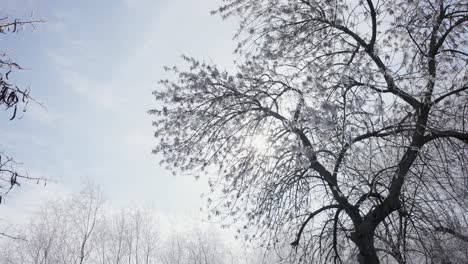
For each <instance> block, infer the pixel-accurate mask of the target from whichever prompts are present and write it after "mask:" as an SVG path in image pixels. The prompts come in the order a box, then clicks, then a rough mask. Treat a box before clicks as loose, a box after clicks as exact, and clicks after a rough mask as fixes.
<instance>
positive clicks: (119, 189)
mask: <svg viewBox="0 0 468 264" xmlns="http://www.w3.org/2000/svg"><path fill="white" fill-rule="evenodd" d="M2 2H3V3H2V5H4V8H3V9H2V13H1V15H2V16H5V15H8V16H11V17H18V18H28V17H29V16H30V15H31V13H33V18H37V19H43V20H45V21H46V23H44V24H39V25H37V26H36V29H35V30H31V29H30V28H27V29H25V30H24V31H22V32H20V33H18V34H10V35H2V36H0V38H1V40H0V41H1V43H2V46H1V49H2V50H3V51H6V52H7V53H8V54H10V56H11V57H12V58H13V59H15V60H16V61H17V62H18V63H19V64H20V65H21V66H22V67H24V68H25V70H23V71H22V72H19V73H15V75H14V76H13V77H14V79H15V81H16V82H17V83H19V84H21V85H23V86H26V87H31V91H32V92H31V94H32V95H33V97H34V98H35V99H37V100H38V101H40V102H43V103H44V105H45V108H41V107H40V106H38V105H34V104H31V105H30V107H29V108H28V111H27V112H26V114H25V115H24V117H23V118H21V119H17V120H15V121H8V116H6V115H5V114H2V115H0V117H1V118H2V119H3V124H4V125H3V126H1V127H0V136H1V137H2V139H3V140H2V142H1V144H0V145H1V149H3V150H4V151H5V152H6V153H8V154H9V155H11V156H13V157H15V159H16V160H17V161H19V162H22V163H23V164H24V165H23V166H22V167H24V168H26V169H27V171H28V172H29V174H30V175H31V176H40V177H46V178H50V179H53V180H54V182H56V183H54V182H50V183H49V184H48V186H47V187H45V188H43V187H42V186H40V187H39V186H34V184H30V186H23V187H22V188H19V189H16V190H14V191H13V192H12V193H11V194H10V195H9V196H8V197H6V200H5V204H4V205H2V206H1V207H0V210H3V213H1V214H2V215H4V216H5V215H10V216H11V217H15V218H16V217H20V216H19V214H23V213H27V212H28V211H30V210H34V208H36V205H37V204H38V203H39V202H40V201H41V200H43V199H47V198H50V197H55V196H58V195H59V194H61V193H67V192H72V191H76V190H78V189H80V186H81V182H83V181H84V179H91V180H92V181H94V182H95V183H97V184H99V185H100V186H101V189H102V190H103V192H104V195H105V197H106V198H107V201H108V202H110V203H112V204H114V205H116V206H129V205H133V204H139V205H141V204H145V205H152V206H153V207H155V208H156V209H158V210H161V211H167V212H182V211H187V210H194V209H198V208H199V207H200V206H203V205H204V202H203V199H201V198H200V194H201V192H203V191H204V190H205V189H206V187H205V186H206V179H201V180H199V181H195V180H194V179H193V178H192V177H185V176H178V177H173V176H171V175H170V173H169V172H167V171H165V170H164V169H162V168H161V167H160V166H159V164H158V159H157V156H155V155H153V154H151V149H152V148H153V146H154V144H156V140H155V139H154V138H153V128H152V126H151V120H152V118H153V117H151V116H149V115H147V114H146V112H147V111H148V110H149V109H151V108H153V107H154V106H155V101H154V99H153V97H152V95H151V91H153V90H155V89H158V86H157V81H158V80H159V79H161V78H167V77H168V76H167V75H165V73H164V71H163V70H162V66H163V65H174V64H180V63H181V59H180V55H182V54H186V55H189V56H194V57H197V58H203V59H205V60H207V61H211V62H215V63H219V64H221V65H224V66H226V67H229V65H232V63H231V62H232V60H233V59H234V56H233V55H232V50H233V48H234V47H235V41H233V39H232V36H233V35H234V33H235V29H236V25H235V23H233V21H223V20H222V19H221V18H219V17H217V16H211V15H209V11H210V10H212V9H215V8H216V7H217V6H218V4H219V1H214V0H204V1H189V0H172V1H166V0H85V1H71V0H63V1H53V0H47V1H46V0H44V1H39V0H6V3H5V1H2Z"/></svg>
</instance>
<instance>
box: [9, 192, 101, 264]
mask: <svg viewBox="0 0 468 264" xmlns="http://www.w3.org/2000/svg"><path fill="white" fill-rule="evenodd" d="M101 205H102V198H101V195H100V192H99V190H97V189H96V187H95V186H93V185H87V186H86V187H85V188H84V189H83V191H82V192H80V193H79V194H74V195H72V196H70V197H68V198H67V199H65V200H55V201H48V202H47V203H45V204H44V205H43V206H42V208H41V210H40V211H39V212H38V214H37V215H35V216H33V217H32V218H31V222H30V224H29V225H27V226H25V227H22V228H20V229H19V230H22V231H23V234H22V236H23V237H24V238H25V239H24V240H14V241H11V240H3V241H2V246H1V247H0V250H1V253H0V262H2V263H4V262H6V263H12V264H13V263H18V264H19V263H30V264H52V263H53V264H77V263H80V264H82V263H86V262H87V260H88V259H89V257H90V254H91V251H93V250H94V248H95V244H96V237H95V227H96V225H97V223H98V222H99V221H100V219H101V215H102V207H101Z"/></svg>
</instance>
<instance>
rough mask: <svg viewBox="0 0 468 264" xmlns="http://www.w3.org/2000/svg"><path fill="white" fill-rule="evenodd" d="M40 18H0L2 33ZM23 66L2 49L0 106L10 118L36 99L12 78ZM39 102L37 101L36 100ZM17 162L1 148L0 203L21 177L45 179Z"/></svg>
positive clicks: (0, 56) (0, 52)
mask: <svg viewBox="0 0 468 264" xmlns="http://www.w3.org/2000/svg"><path fill="white" fill-rule="evenodd" d="M40 22H42V21H40V20H20V19H10V18H9V17H2V18H0V34H8V33H16V32H18V31H19V30H21V29H22V28H24V27H25V26H30V27H34V25H35V24H37V23H40ZM21 69H22V68H21V67H20V66H19V64H17V63H16V62H15V61H13V60H12V59H11V58H10V57H9V56H8V54H7V53H5V52H4V51H1V50H0V107H4V108H5V110H6V111H9V112H11V117H10V120H13V119H15V118H16V117H17V116H18V111H20V112H25V111H26V106H27V105H28V103H29V101H34V99H33V98H31V96H30V95H29V90H28V89H26V88H22V87H18V86H17V85H16V84H15V83H14V82H13V81H12V80H11V75H12V74H13V72H15V71H18V70H21ZM36 103H37V102H36ZM17 165H18V164H17V163H16V162H15V160H14V159H13V158H12V157H11V156H8V155H7V154H5V153H4V152H3V151H2V150H0V180H1V182H2V183H1V184H0V203H1V202H2V199H3V197H4V196H5V194H7V193H8V192H9V191H10V190H11V189H12V188H13V187H14V186H19V185H20V184H19V183H18V180H19V179H28V180H36V181H37V182H38V183H39V181H43V179H42V178H36V177H31V176H29V175H28V174H27V173H21V172H20V170H18V168H17Z"/></svg>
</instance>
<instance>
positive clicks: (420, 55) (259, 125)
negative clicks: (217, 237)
mask: <svg viewBox="0 0 468 264" xmlns="http://www.w3.org/2000/svg"><path fill="white" fill-rule="evenodd" d="M213 13H217V14H220V15H221V16H223V17H225V18H226V17H231V16H238V17H240V21H241V22H240V29H239V33H238V35H237V37H238V38H240V43H239V46H238V48H237V49H236V52H238V54H240V59H239V60H238V61H237V62H236V65H237V67H238V71H237V73H230V72H227V71H223V70H221V69H220V68H219V67H217V66H216V65H210V64H207V63H205V62H202V61H198V60H196V59H193V58H188V57H184V59H185V60H186V62H187V63H188V65H189V66H188V69H186V70H180V69H178V68H177V67H173V68H167V70H168V71H170V72H172V73H174V75H175V79H176V80H175V81H170V80H162V81H161V84H162V85H161V86H162V87H161V89H159V90H158V91H155V92H154V94H155V96H156V99H157V101H158V103H159V104H160V105H159V107H158V108H157V109H155V110H152V111H150V113H151V114H154V115H155V116H156V120H155V122H154V125H155V127H156V132H155V135H156V137H158V138H159V139H160V143H159V144H158V145H157V146H156V147H155V149H154V152H155V153H159V154H162V163H163V164H166V165H167V167H168V168H169V169H171V170H173V171H174V172H175V173H187V174H193V175H196V177H199V176H200V175H203V174H209V175H210V179H209V182H210V186H212V195H211V197H210V198H209V200H208V204H209V206H210V208H212V212H213V214H214V215H221V216H229V217H230V219H232V220H233V222H235V223H239V222H241V223H245V230H247V231H246V232H245V234H246V236H249V237H246V238H247V239H250V238H260V239H261V240H264V241H266V242H265V245H266V246H267V247H276V246H277V245H285V244H288V243H290V244H291V245H292V247H293V248H294V252H296V251H297V254H293V255H292V256H293V257H294V258H297V259H296V260H297V261H305V262H322V263H329V262H335V263H343V262H347V261H349V258H354V259H355V260H358V261H359V262H360V263H380V262H395V261H396V262H398V263H412V262H413V263H420V262H424V261H425V262H431V261H436V260H434V256H433V252H434V251H433V247H434V246H435V245H436V244H438V245H439V246H438V247H439V248H440V249H442V248H443V247H442V246H440V245H441V243H434V241H436V240H434V239H436V237H432V239H427V238H429V237H431V236H429V235H428V234H433V233H440V234H441V235H443V236H447V237H452V238H453V239H456V240H457V241H458V242H457V244H458V245H459V246H460V247H462V248H463V247H466V246H467V244H466V240H465V238H466V235H467V233H466V230H467V222H466V221H459V220H460V219H461V220H463V219H466V216H467V208H468V206H467V197H468V196H467V195H468V193H467V186H468V178H467V175H468V173H467V170H466V168H467V167H468V166H467V155H468V148H467V142H468V128H467V126H466V123H467V122H468V116H467V109H468V108H467V106H468V96H467V91H468V82H467V81H468V72H467V63H468V51H467V47H468V45H467V44H468V34H467V30H468V4H467V3H466V1H457V0H419V1H400V0H390V1H373V0H366V1H345V0H338V1H321V0H310V1H309V0H271V1H254V0H227V1H225V4H224V5H223V6H221V7H220V8H219V10H217V11H214V12H213ZM255 141H257V143H256V142H255ZM258 142H264V143H263V144H258ZM262 145H263V146H262ZM453 222H456V224H454V223H453ZM285 237H287V238H288V240H284V239H283V238H285ZM465 261H466V259H465Z"/></svg>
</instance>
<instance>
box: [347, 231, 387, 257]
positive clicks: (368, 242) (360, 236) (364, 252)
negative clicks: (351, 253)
mask: <svg viewBox="0 0 468 264" xmlns="http://www.w3.org/2000/svg"><path fill="white" fill-rule="evenodd" d="M351 240H352V241H353V242H354V244H356V246H357V247H358V250H359V255H358V262H359V263H360V264H379V263H380V261H379V258H378V257H377V251H376V250H375V247H374V231H373V230H369V229H366V228H363V229H361V228H357V229H356V231H355V232H353V233H352V234H351Z"/></svg>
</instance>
